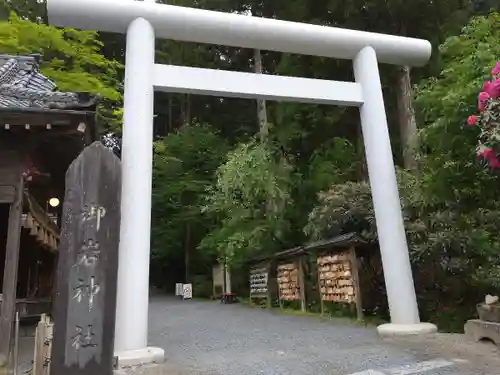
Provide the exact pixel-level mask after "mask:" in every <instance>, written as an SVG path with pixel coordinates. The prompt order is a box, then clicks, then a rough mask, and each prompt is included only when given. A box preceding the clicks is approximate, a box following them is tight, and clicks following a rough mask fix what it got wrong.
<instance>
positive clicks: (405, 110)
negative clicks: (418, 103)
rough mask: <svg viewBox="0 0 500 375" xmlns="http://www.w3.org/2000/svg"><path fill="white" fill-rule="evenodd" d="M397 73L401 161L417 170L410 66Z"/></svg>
mask: <svg viewBox="0 0 500 375" xmlns="http://www.w3.org/2000/svg"><path fill="white" fill-rule="evenodd" d="M398 73H399V74H398V91H397V93H398V115H399V130H400V134H401V145H402V149H403V163H404V167H405V169H408V170H417V168H418V164H417V151H418V139H417V121H416V119H415V110H414V108H413V99H412V89H411V77H410V68H409V67H408V66H404V67H402V68H401V69H400V70H399V72H398Z"/></svg>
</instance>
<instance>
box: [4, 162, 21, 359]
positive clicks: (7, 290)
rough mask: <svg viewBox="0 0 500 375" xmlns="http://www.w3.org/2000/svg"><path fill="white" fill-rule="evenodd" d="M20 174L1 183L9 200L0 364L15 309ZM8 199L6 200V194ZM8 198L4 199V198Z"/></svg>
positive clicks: (6, 350)
mask: <svg viewBox="0 0 500 375" xmlns="http://www.w3.org/2000/svg"><path fill="white" fill-rule="evenodd" d="M23 189H24V183H23V177H22V173H21V170H20V169H18V176H17V184H16V185H15V186H8V185H4V189H3V190H4V193H5V194H4V198H3V199H4V201H3V202H2V203H10V210H9V224H8V228H7V230H8V233H7V242H6V246H5V268H4V275H3V289H2V304H1V306H2V308H1V314H0V366H5V365H6V364H7V363H8V362H9V353H10V347H11V342H12V332H13V322H14V316H15V313H16V290H17V271H18V265H19V243H20V238H21V215H22V211H23ZM9 196H11V197H12V198H11V201H10V202H8V201H7V200H8V199H9V198H8V197H9ZM5 201H7V202H5Z"/></svg>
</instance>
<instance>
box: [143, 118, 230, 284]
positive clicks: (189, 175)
mask: <svg viewBox="0 0 500 375" xmlns="http://www.w3.org/2000/svg"><path fill="white" fill-rule="evenodd" d="M227 149H228V148H227V145H226V143H225V141H224V140H223V139H222V138H221V137H220V135H219V134H218V133H217V132H216V131H215V130H214V129H213V128H212V127H210V126H207V125H198V124H194V125H185V126H183V127H181V128H180V129H178V130H177V131H176V132H173V133H171V134H169V135H168V136H166V137H165V138H163V139H160V140H158V141H156V142H155V144H154V169H153V212H152V220H153V227H152V256H153V263H152V276H153V280H154V281H155V282H156V283H157V284H159V285H165V284H166V283H167V282H168V281H170V285H172V284H173V283H174V282H175V281H178V280H180V279H185V280H186V281H189V280H190V279H191V276H192V275H191V274H192V273H197V272H200V269H201V270H204V271H205V273H206V272H207V269H206V268H207V267H208V268H209V269H210V265H211V262H210V259H211V258H210V254H203V253H200V252H196V246H197V244H198V243H199V242H200V241H201V239H202V238H203V236H204V235H205V234H206V233H207V231H209V230H210V229H211V228H212V227H213V222H212V219H211V218H210V217H207V216H205V215H203V214H202V212H201V208H202V206H203V200H204V195H205V191H206V189H207V188H208V187H209V186H211V184H212V183H213V182H214V173H215V170H216V169H217V167H218V166H219V165H220V163H221V162H222V160H223V158H224V156H225V154H226V152H227ZM195 255H196V256H195ZM172 262H174V264H179V263H184V267H183V268H184V271H185V272H184V274H183V275H179V274H176V276H177V277H178V278H177V279H173V280H170V279H169V280H165V267H166V266H170V265H171V264H172ZM181 270H182V268H181ZM190 271H193V272H190ZM174 273H175V272H174ZM167 285H168V284H167Z"/></svg>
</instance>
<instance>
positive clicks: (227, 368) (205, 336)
mask: <svg viewBox="0 0 500 375" xmlns="http://www.w3.org/2000/svg"><path fill="white" fill-rule="evenodd" d="M149 324H150V345H151V346H157V347H162V348H163V349H164V350H165V354H166V357H167V364H166V366H165V368H167V369H168V371H166V372H165V373H168V374H171V373H172V374H173V373H175V374H200V375H259V374H262V375H350V374H355V373H359V374H356V375H410V374H424V373H425V374H429V375H438V374H443V375H445V374H446V375H448V374H449V375H497V374H498V373H500V370H499V369H500V360H499V359H500V355H499V353H498V352H495V351H493V349H491V348H490V347H488V346H486V345H482V344H475V343H464V342H463V341H462V340H463V337H462V336H457V335H454V336H449V335H437V336H435V337H433V338H432V339H425V341H422V340H414V339H411V340H404V341H402V340H382V339H380V338H379V337H378V336H377V334H376V332H375V330H374V329H373V328H365V327H360V326H357V325H354V324H351V323H348V322H346V321H344V320H329V321H321V320H320V319H319V318H318V317H314V316H291V315H285V314H281V313H279V312H276V311H267V310H264V309H258V308H250V307H247V306H243V305H221V304H220V303H217V302H201V301H180V300H176V299H173V298H166V297H154V298H153V299H152V300H151V307H150V323H149ZM490 370H491V371H490Z"/></svg>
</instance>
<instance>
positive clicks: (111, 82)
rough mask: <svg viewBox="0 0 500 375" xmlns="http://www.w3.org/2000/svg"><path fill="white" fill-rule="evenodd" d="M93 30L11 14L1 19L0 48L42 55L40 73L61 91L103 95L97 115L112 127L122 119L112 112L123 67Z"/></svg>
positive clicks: (119, 94)
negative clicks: (62, 26) (106, 54)
mask: <svg viewBox="0 0 500 375" xmlns="http://www.w3.org/2000/svg"><path fill="white" fill-rule="evenodd" d="M101 48H102V43H101V42H100V41H99V40H98V38H97V33H96V32H94V31H77V30H74V29H58V28H55V27H52V26H46V25H43V24H38V23H34V22H31V21H29V20H26V19H22V18H20V17H19V16H17V15H16V14H15V13H11V15H10V18H9V20H8V21H1V22H0V51H1V52H2V53H6V54H12V55H28V54H33V53H37V54H40V56H41V58H40V69H41V72H42V73H43V74H44V75H46V76H47V77H48V78H50V79H51V80H53V81H54V82H56V83H57V85H58V89H59V90H61V91H75V92H89V93H92V94H96V95H98V96H99V97H101V98H102V101H101V104H100V106H99V112H98V114H99V115H100V116H101V120H102V121H103V122H104V124H105V125H107V126H108V127H110V128H115V129H116V128H117V127H119V124H120V118H118V117H117V116H115V115H114V114H113V113H114V111H116V109H115V107H114V106H115V105H117V104H118V103H119V102H120V100H121V93H120V85H119V83H118V80H117V78H118V71H119V70H120V69H121V68H122V66H121V65H120V64H119V63H118V62H116V61H114V60H108V59H106V58H105V57H104V56H102V55H101V53H100V51H101Z"/></svg>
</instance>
